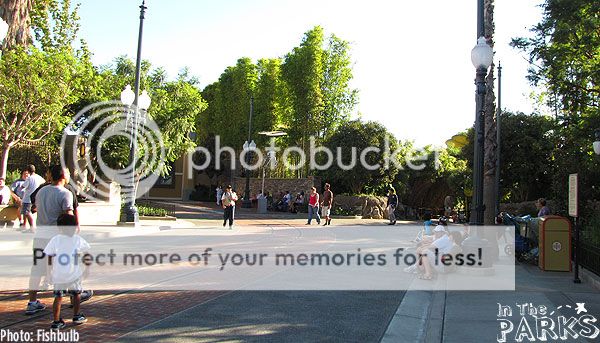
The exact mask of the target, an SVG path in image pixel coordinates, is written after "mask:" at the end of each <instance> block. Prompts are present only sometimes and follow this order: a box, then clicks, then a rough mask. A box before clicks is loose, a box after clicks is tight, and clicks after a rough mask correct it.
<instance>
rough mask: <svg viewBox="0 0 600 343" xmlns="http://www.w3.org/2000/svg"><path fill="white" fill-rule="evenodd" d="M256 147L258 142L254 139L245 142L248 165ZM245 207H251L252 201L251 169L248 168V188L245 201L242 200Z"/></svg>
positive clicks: (245, 192)
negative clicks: (251, 153)
mask: <svg viewBox="0 0 600 343" xmlns="http://www.w3.org/2000/svg"><path fill="white" fill-rule="evenodd" d="M254 149H256V143H254V141H250V143H248V141H245V142H244V151H245V152H246V156H245V157H246V165H250V151H252V150H254ZM242 207H243V208H251V207H252V201H251V200H250V169H248V168H246V189H245V190H244V201H243V202H242Z"/></svg>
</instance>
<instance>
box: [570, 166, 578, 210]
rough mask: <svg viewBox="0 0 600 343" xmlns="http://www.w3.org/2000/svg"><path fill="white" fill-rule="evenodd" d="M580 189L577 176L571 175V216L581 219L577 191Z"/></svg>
mask: <svg viewBox="0 0 600 343" xmlns="http://www.w3.org/2000/svg"><path fill="white" fill-rule="evenodd" d="M578 189H579V186H578V178H577V174H570V175H569V215H570V216H571V217H579V213H578V208H579V206H578V205H579V204H578V198H577V191H578Z"/></svg>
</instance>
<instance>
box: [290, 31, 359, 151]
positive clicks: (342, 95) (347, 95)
mask: <svg viewBox="0 0 600 343" xmlns="http://www.w3.org/2000/svg"><path fill="white" fill-rule="evenodd" d="M282 77H283V80H284V81H285V84H286V87H287V90H288V92H289V99H290V102H291V106H292V109H293V111H292V112H291V115H289V116H286V119H287V127H288V136H289V141H290V142H292V143H295V144H299V145H300V146H301V147H302V148H303V149H306V148H307V147H308V141H309V137H311V136H313V137H315V138H316V139H317V142H322V141H323V140H325V139H327V138H328V137H330V136H331V135H332V134H333V132H335V129H336V127H337V126H339V125H340V124H342V123H344V122H346V121H347V120H348V118H349V114H350V112H351V111H352V109H353V108H354V106H355V105H356V102H357V94H358V92H357V91H356V90H355V89H352V88H350V80H351V79H352V67H351V60H350V55H349V44H348V42H346V41H343V40H341V39H339V38H338V37H336V36H335V35H332V36H330V37H329V39H328V40H326V39H325V36H324V32H323V28H321V27H320V26H316V27H314V28H313V29H311V30H309V31H308V32H306V33H305V34H304V38H303V40H302V42H301V43H300V46H298V47H295V48H294V49H293V50H292V51H291V52H290V53H288V54H287V55H286V56H285V58H284V64H283V66H282Z"/></svg>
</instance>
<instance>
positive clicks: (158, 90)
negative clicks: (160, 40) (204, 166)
mask: <svg viewBox="0 0 600 343" xmlns="http://www.w3.org/2000/svg"><path fill="white" fill-rule="evenodd" d="M134 73H135V65H134V63H133V61H132V60H130V59H128V58H127V57H126V56H120V57H118V58H116V59H115V62H114V63H113V64H111V65H107V66H103V67H102V68H101V71H100V76H101V81H100V83H101V88H102V90H101V91H99V92H98V95H97V98H96V99H95V101H99V100H112V99H118V98H119V96H120V92H121V90H122V89H124V88H125V85H127V84H130V83H132V82H133V80H134V77H135V75H134ZM141 75H142V76H141V89H146V90H147V91H148V94H149V95H150V98H151V99H152V102H151V105H150V107H149V108H148V116H149V117H150V118H151V119H152V120H154V121H155V122H156V124H157V126H158V128H159V130H160V133H161V135H162V140H163V141H162V143H163V148H164V149H165V154H166V156H165V158H166V160H165V161H164V162H166V163H165V164H164V165H163V169H161V170H156V172H158V173H161V174H165V173H167V172H168V171H169V168H170V162H174V161H175V160H177V159H178V158H180V157H181V156H182V155H183V154H185V153H186V152H188V151H190V150H191V149H193V148H194V147H195V143H196V142H195V141H193V140H192V138H191V137H190V133H191V132H195V130H196V123H197V120H198V117H199V114H200V113H201V112H202V111H204V109H205V108H206V106H207V104H206V102H205V101H204V100H203V98H202V95H201V92H200V90H199V89H198V85H197V82H198V81H197V79H196V78H194V77H191V76H190V75H189V73H188V72H187V69H184V70H183V71H182V72H181V73H180V74H179V75H178V76H177V78H176V79H175V80H173V81H168V80H167V79H168V78H167V75H166V73H165V71H164V69H163V68H156V69H152V66H151V64H150V62H148V61H144V62H143V63H142V73H141ZM88 127H89V128H95V125H94V124H91V125H88ZM101 133H102V129H101V130H99V132H98V133H97V134H96V135H95V136H97V137H99V136H100V135H101ZM92 139H93V141H92V147H93V149H92V150H93V151H96V146H97V144H99V142H98V140H97V138H96V137H94V138H92ZM102 144H103V145H102V146H101V147H100V151H101V154H102V159H103V160H104V161H105V162H106V163H107V164H108V165H109V166H111V167H113V168H123V167H125V166H126V165H127V164H128V163H129V141H128V140H127V139H126V138H124V137H113V138H111V139H109V140H106V141H104V142H103V143H102ZM139 148H140V149H143V148H144V147H143V146H140V147H139ZM142 153H143V152H142V151H140V152H139V154H142Z"/></svg>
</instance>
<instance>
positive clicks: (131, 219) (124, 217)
mask: <svg viewBox="0 0 600 343" xmlns="http://www.w3.org/2000/svg"><path fill="white" fill-rule="evenodd" d="M139 221H140V215H139V213H138V210H137V207H135V205H131V206H125V207H123V208H122V209H121V220H120V221H119V222H120V223H138V222H139Z"/></svg>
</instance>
